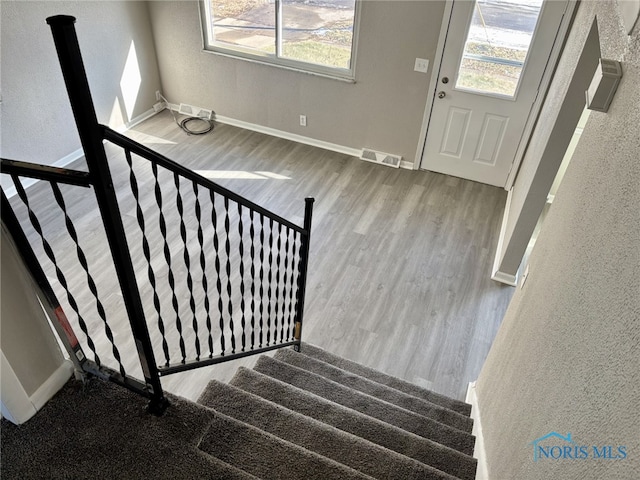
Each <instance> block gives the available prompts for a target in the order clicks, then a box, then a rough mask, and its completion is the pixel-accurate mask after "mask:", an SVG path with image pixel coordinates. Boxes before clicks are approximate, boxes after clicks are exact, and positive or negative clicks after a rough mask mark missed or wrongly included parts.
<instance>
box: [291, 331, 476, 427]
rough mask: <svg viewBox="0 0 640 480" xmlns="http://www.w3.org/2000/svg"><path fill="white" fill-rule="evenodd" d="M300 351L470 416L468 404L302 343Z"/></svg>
mask: <svg viewBox="0 0 640 480" xmlns="http://www.w3.org/2000/svg"><path fill="white" fill-rule="evenodd" d="M300 351H301V352H302V353H304V354H305V355H307V356H309V357H313V358H316V359H318V360H322V361H323V362H326V363H329V364H331V365H334V366H336V367H338V368H341V369H342V370H347V371H349V372H351V373H355V374H356V375H360V376H361V377H365V378H368V379H369V380H373V381H374V382H378V383H381V384H383V385H387V386H388V387H392V388H395V389H396V390H400V391H401V392H404V393H407V394H409V395H413V396H414V397H418V398H422V399H423V400H426V401H428V402H431V403H434V404H436V405H440V406H442V407H445V408H448V409H449V410H453V411H455V412H458V413H460V414H462V415H465V416H469V415H470V414H471V405H469V404H468V403H465V402H462V401H460V400H455V399H453V398H449V397H447V396H445V395H441V394H439V393H436V392H432V391H431V390H427V389H425V388H421V387H419V386H417V385H414V384H412V383H409V382H407V381H405V380H402V379H399V378H396V377H393V376H391V375H387V374H385V373H382V372H379V371H377V370H374V369H372V368H369V367H365V366H364V365H360V364H359V363H356V362H352V361H351V360H347V359H346V358H342V357H339V356H337V355H334V354H332V353H330V352H327V351H326V350H323V349H321V348H319V347H316V346H314V345H310V344H308V343H304V342H303V343H302V348H301V349H300Z"/></svg>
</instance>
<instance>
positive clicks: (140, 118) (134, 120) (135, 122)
mask: <svg viewBox="0 0 640 480" xmlns="http://www.w3.org/2000/svg"><path fill="white" fill-rule="evenodd" d="M161 111H162V110H160V112H161ZM160 112H156V111H155V110H154V109H153V108H150V109H149V110H147V111H146V112H142V113H141V114H140V115H138V116H137V117H135V118H132V119H131V121H130V122H125V123H124V125H120V126H119V127H117V128H114V130H115V131H116V132H118V133H124V132H126V131H127V130H130V129H132V128H133V127H135V126H136V125H138V124H140V123H142V122H144V121H145V120H148V119H150V118H151V117H153V116H154V115H156V114H158V113H160Z"/></svg>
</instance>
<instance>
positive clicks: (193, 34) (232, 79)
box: [150, 0, 444, 162]
mask: <svg viewBox="0 0 640 480" xmlns="http://www.w3.org/2000/svg"><path fill="white" fill-rule="evenodd" d="M443 12H444V2H443V1H372V0H365V1H364V2H363V4H362V17H361V24H360V39H359V43H358V55H357V63H356V83H355V84H349V83H344V82H341V81H337V80H331V79H327V78H320V77H315V76H311V75H307V74H304V73H299V72H292V71H287V70H283V69H279V68H276V67H272V66H265V65H258V64H254V63H249V62H245V61H240V60H236V59H231V58H227V57H222V56H218V55H214V54H211V53H207V52H203V50H202V36H201V27H200V20H199V12H198V3H197V2H196V1H177V2H165V1H160V2H152V3H151V4H150V13H151V22H152V25H153V32H154V36H155V39H156V48H157V51H158V64H159V68H160V73H161V76H162V84H163V88H164V93H165V95H166V96H167V98H168V100H169V101H170V102H172V103H180V102H184V103H190V104H193V105H197V106H200V107H206V108H210V109H213V110H214V111H215V112H217V113H218V114H219V115H222V116H225V117H230V118H233V119H236V120H241V121H244V122H249V123H252V124H256V125H260V126H264V127H269V128H272V129H276V130H281V131H284V132H288V133H293V134H298V135H303V136H306V137H311V138H313V139H317V140H321V141H324V142H329V143H333V144H337V145H341V146H345V147H350V148H353V149H360V148H363V147H367V148H372V149H375V150H380V151H383V152H387V153H394V154H399V155H402V156H403V160H405V161H409V162H413V160H414V158H415V154H416V150H417V147H418V137H419V134H420V128H421V126H422V118H423V113H424V108H425V105H426V99H427V93H428V92H427V90H428V86H429V78H430V72H429V74H424V73H418V72H414V71H413V67H414V62H415V58H416V57H421V58H428V59H430V60H431V65H433V63H434V55H435V51H436V46H437V41H438V35H439V33H440V24H441V22H442V15H443ZM300 114H305V115H306V116H307V121H308V126H307V127H300V126H299V121H298V120H299V115H300Z"/></svg>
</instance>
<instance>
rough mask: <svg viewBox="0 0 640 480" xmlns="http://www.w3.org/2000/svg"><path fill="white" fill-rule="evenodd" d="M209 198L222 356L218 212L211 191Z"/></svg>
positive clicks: (223, 346)
mask: <svg viewBox="0 0 640 480" xmlns="http://www.w3.org/2000/svg"><path fill="white" fill-rule="evenodd" d="M209 195H210V197H211V223H212V224H213V249H214V250H215V252H216V261H215V266H216V277H217V278H216V289H217V290H218V313H219V314H220V354H221V355H224V351H225V341H224V313H223V304H222V280H221V278H220V253H219V246H220V243H219V241H218V212H217V211H216V199H215V194H214V193H213V190H210V191H209Z"/></svg>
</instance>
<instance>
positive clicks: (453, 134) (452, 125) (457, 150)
mask: <svg viewBox="0 0 640 480" xmlns="http://www.w3.org/2000/svg"><path fill="white" fill-rule="evenodd" d="M470 118H471V110H467V109H464V108H458V107H452V108H451V109H450V110H449V119H448V121H447V126H446V128H445V131H444V135H443V137H442V148H441V149H440V153H441V154H442V155H448V156H450V157H456V158H460V156H461V154H462V146H463V143H464V139H465V137H466V135H467V129H468V126H469V119H470Z"/></svg>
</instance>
